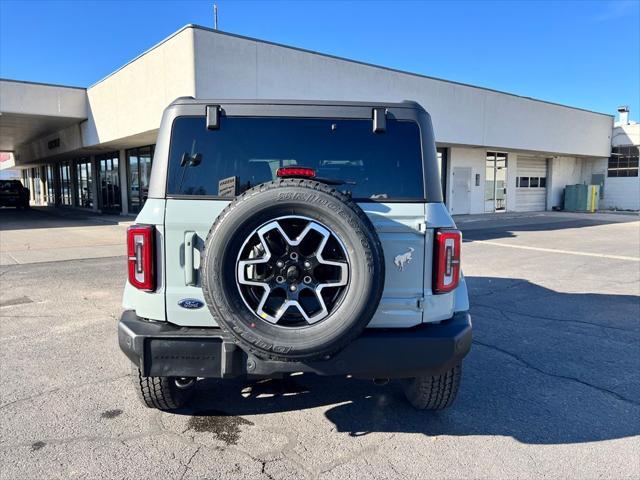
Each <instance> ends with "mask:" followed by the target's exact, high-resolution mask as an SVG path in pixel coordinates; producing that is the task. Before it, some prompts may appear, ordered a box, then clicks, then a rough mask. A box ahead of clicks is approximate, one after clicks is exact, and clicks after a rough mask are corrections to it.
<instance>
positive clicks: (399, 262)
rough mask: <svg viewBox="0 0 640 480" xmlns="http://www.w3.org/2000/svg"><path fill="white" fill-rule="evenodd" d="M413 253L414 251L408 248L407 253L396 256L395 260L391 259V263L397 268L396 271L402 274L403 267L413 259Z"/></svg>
mask: <svg viewBox="0 0 640 480" xmlns="http://www.w3.org/2000/svg"><path fill="white" fill-rule="evenodd" d="M413 252H415V249H414V248H411V247H409V251H408V252H406V253H403V254H401V255H396V258H394V259H393V263H394V265H395V266H396V267H398V270H400V271H401V272H402V271H403V270H404V267H406V266H407V264H409V262H411V260H412V259H413Z"/></svg>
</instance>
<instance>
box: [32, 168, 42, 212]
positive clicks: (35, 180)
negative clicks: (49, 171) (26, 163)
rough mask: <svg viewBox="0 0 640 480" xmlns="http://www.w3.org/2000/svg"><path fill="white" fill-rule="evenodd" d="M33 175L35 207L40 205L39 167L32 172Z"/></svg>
mask: <svg viewBox="0 0 640 480" xmlns="http://www.w3.org/2000/svg"><path fill="white" fill-rule="evenodd" d="M32 175H33V194H32V197H33V200H34V201H35V202H36V204H37V205H40V203H42V196H41V195H42V192H41V190H40V167H36V168H34V169H33V170H32Z"/></svg>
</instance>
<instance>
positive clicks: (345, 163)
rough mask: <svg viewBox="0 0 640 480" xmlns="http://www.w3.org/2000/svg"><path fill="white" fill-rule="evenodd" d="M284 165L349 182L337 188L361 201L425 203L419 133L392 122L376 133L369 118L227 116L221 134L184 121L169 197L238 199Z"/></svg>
mask: <svg viewBox="0 0 640 480" xmlns="http://www.w3.org/2000/svg"><path fill="white" fill-rule="evenodd" d="M286 166H303V167H311V168H314V169H315V170H316V176H317V177H320V178H327V179H330V180H334V181H344V182H346V183H344V184H342V185H337V186H336V188H337V189H339V190H341V191H343V192H345V193H348V194H350V195H351V196H352V197H353V198H355V199H359V200H364V199H371V200H382V201H384V200H387V199H390V200H422V199H424V186H423V173H422V153H421V142H420V129H419V127H418V124H417V123H415V122H410V121H398V120H393V119H390V120H387V130H386V132H384V133H373V132H372V121H371V120H366V119H363V120H351V119H349V120H346V119H341V120H335V119H310V118H268V117H224V116H223V117H221V119H220V129H219V130H207V128H206V123H205V118H204V117H179V118H177V119H176V120H175V122H174V124H173V132H172V139H171V151H170V155H169V173H168V180H167V182H168V184H167V193H168V194H169V195H207V196H214V197H228V196H233V195H235V194H238V193H242V192H243V191H245V190H247V189H248V188H251V187H252V186H255V185H257V184H260V183H263V182H267V181H270V180H273V179H274V178H276V170H277V169H278V168H280V167H286ZM234 177H235V178H234Z"/></svg>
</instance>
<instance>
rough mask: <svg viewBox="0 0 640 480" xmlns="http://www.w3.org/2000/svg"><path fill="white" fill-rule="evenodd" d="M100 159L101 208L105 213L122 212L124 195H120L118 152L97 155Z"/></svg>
mask: <svg viewBox="0 0 640 480" xmlns="http://www.w3.org/2000/svg"><path fill="white" fill-rule="evenodd" d="M96 160H97V161H98V191H99V196H100V210H102V212H103V213H120V212H121V211H122V197H121V196H120V169H119V168H118V163H119V162H118V160H119V158H118V152H113V153H109V154H107V155H101V156H99V157H96Z"/></svg>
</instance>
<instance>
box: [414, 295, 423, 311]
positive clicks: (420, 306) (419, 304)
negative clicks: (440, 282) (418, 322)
mask: <svg viewBox="0 0 640 480" xmlns="http://www.w3.org/2000/svg"><path fill="white" fill-rule="evenodd" d="M416 309H417V310H418V311H420V312H422V311H423V310H424V298H423V297H420V298H416Z"/></svg>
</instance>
